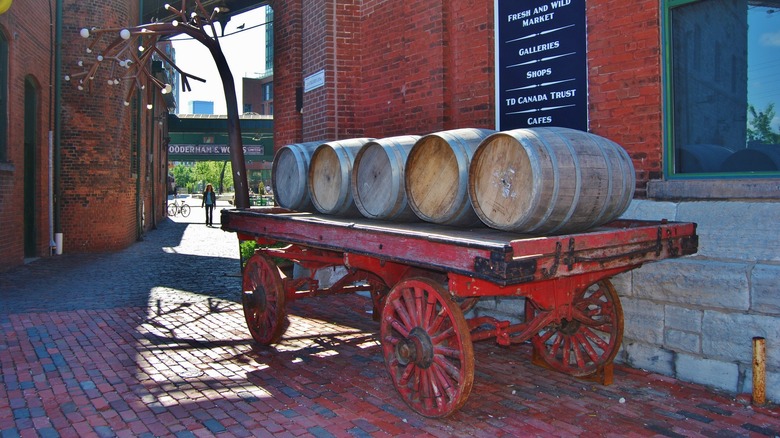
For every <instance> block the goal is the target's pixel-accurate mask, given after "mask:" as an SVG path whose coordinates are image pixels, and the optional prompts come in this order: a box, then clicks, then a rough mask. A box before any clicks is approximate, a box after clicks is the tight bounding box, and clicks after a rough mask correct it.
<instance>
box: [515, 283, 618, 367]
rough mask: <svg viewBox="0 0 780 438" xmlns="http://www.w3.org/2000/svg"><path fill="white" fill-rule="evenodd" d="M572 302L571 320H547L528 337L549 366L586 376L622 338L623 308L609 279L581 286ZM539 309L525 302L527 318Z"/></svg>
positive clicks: (610, 356) (607, 359) (603, 362)
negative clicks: (582, 289)
mask: <svg viewBox="0 0 780 438" xmlns="http://www.w3.org/2000/svg"><path fill="white" fill-rule="evenodd" d="M572 305H573V307H574V308H573V309H572V319H571V320H566V319H564V320H562V321H559V322H555V323H552V324H549V325H548V326H546V327H544V328H543V329H542V330H540V331H539V333H537V334H536V335H535V336H533V337H532V338H531V341H532V343H533V345H534V350H535V351H536V352H537V353H538V354H539V355H540V356H541V358H542V359H543V360H544V361H545V362H546V363H547V364H548V365H550V367H552V368H553V369H555V370H558V371H561V372H563V373H566V374H569V375H572V376H587V375H590V374H593V373H596V372H598V371H599V369H601V368H602V367H603V366H604V365H606V364H608V363H610V362H612V360H613V359H614V358H615V355H616V354H617V352H618V349H619V348H620V343H621V341H622V338H623V309H622V307H621V306H620V300H619V298H618V295H617V293H616V292H615V288H614V287H612V283H610V281H609V280H601V281H599V282H597V283H595V284H593V285H591V286H590V287H589V288H587V289H585V290H584V291H583V292H581V293H580V294H579V295H578V296H576V297H575V298H574V300H573V302H572ZM539 312H541V311H540V310H539V309H538V308H537V307H536V306H534V305H533V304H531V305H527V306H526V313H527V315H526V317H528V318H533V317H534V316H536V314H538V313H539ZM529 320H530V319H529Z"/></svg>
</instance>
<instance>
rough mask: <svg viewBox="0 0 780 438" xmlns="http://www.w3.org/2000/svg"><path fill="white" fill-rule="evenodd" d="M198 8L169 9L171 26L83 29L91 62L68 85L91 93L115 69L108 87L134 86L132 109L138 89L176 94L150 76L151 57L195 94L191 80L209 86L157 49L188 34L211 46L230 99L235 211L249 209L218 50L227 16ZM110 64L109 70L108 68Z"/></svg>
mask: <svg viewBox="0 0 780 438" xmlns="http://www.w3.org/2000/svg"><path fill="white" fill-rule="evenodd" d="M194 3H195V4H194V6H193V7H192V8H191V10H188V8H187V0H182V1H181V7H180V8H178V9H177V8H174V7H173V6H171V5H169V4H166V5H165V8H166V9H167V10H168V11H170V12H171V13H172V14H173V18H171V20H170V21H165V22H157V23H149V24H142V25H139V26H135V27H128V28H111V29H98V28H92V29H86V28H85V29H81V36H82V37H84V38H93V40H92V42H91V43H90V44H89V45H88V46H87V49H86V53H87V54H88V55H89V56H90V57H91V60H88V61H83V60H79V61H78V65H79V67H81V69H82V70H81V71H80V72H78V73H74V74H71V75H69V76H66V77H65V80H69V81H73V82H74V83H75V84H76V85H77V87H78V88H79V90H86V91H90V90H91V88H92V83H93V82H94V79H95V76H96V74H97V72H98V70H100V69H101V68H107V69H110V70H109V74H108V80H107V82H108V85H119V84H120V83H123V82H129V87H128V90H127V94H126V98H125V102H124V103H125V105H130V98H131V96H132V95H133V93H134V92H135V91H136V90H137V89H141V90H143V89H145V88H146V85H147V84H152V85H153V86H155V87H157V88H159V90H160V92H161V93H162V94H167V93H170V92H171V84H167V83H163V82H162V81H160V80H159V79H158V78H156V77H155V76H154V75H153V74H152V72H151V71H150V63H151V60H152V55H153V54H157V56H159V58H160V59H162V60H163V61H164V62H165V63H166V64H168V65H170V66H171V67H172V68H173V69H175V70H176V71H177V72H179V74H180V75H181V88H182V91H191V87H190V83H189V80H190V79H194V80H198V81H201V82H206V81H205V79H202V78H199V77H197V76H195V75H192V74H189V73H186V72H184V71H182V70H181V69H180V68H179V67H177V66H176V64H175V63H174V62H173V61H172V60H171V59H170V58H168V57H167V56H166V55H165V53H163V52H162V51H160V50H159V49H158V48H157V43H158V42H159V41H160V39H161V38H163V37H171V36H174V35H180V34H185V35H187V36H189V37H191V38H193V39H195V40H196V41H198V42H200V43H201V44H203V45H204V46H206V48H208V50H209V52H210V53H211V56H212V58H214V62H215V64H216V66H217V71H218V72H219V76H220V79H221V80H222V88H223V90H224V93H225V103H226V104H227V133H228V146H229V147H230V161H231V164H232V166H233V182H234V184H235V188H236V203H235V205H236V207H238V208H248V207H249V190H248V186H247V177H246V164H245V162H244V150H243V144H242V141H241V125H240V122H239V117H238V99H237V98H236V86H235V83H234V82H233V75H232V73H231V72H230V67H229V66H228V63H227V59H226V58H225V55H224V53H223V52H222V47H221V46H220V44H219V39H218V37H217V30H216V27H215V25H214V23H215V22H218V20H217V18H219V17H220V14H221V13H224V12H226V11H225V10H224V8H220V7H215V8H214V9H213V10H212V11H211V12H210V13H209V12H208V11H207V10H206V8H205V7H204V6H203V4H202V3H201V2H200V0H194ZM209 31H210V32H209ZM112 35H113V36H114V38H113V40H111V39H110V38H111V36H112ZM104 37H106V38H104ZM101 41H104V43H103V44H106V45H105V46H104V47H102V44H101ZM101 47H102V48H101ZM109 64H110V66H108V65H109ZM117 67H119V68H117Z"/></svg>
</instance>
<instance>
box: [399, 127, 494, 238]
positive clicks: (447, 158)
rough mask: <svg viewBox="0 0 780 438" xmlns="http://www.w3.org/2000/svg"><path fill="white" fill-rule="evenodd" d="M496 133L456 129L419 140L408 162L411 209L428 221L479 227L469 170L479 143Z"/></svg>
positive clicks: (406, 173) (407, 175) (406, 177)
mask: <svg viewBox="0 0 780 438" xmlns="http://www.w3.org/2000/svg"><path fill="white" fill-rule="evenodd" d="M494 132H495V131H493V130H489V129H475V128H464V129H453V130H450V131H441V132H435V133H433V134H428V135H426V136H424V137H422V138H420V139H419V140H418V141H417V143H415V144H414V146H413V147H412V150H411V151H409V157H408V158H407V159H406V172H405V181H406V195H407V197H408V199H409V206H410V207H411V208H412V211H414V213H415V214H416V215H417V217H419V218H420V219H422V220H424V221H428V222H433V223H438V224H444V225H454V226H463V227H469V226H474V225H480V221H479V217H477V215H476V213H474V209H473V208H472V207H471V202H470V201H469V196H468V169H469V162H470V160H471V157H472V156H473V155H474V151H475V150H476V149H477V146H479V143H480V142H481V141H482V140H484V139H485V138H486V137H487V136H488V135H490V134H492V133H494Z"/></svg>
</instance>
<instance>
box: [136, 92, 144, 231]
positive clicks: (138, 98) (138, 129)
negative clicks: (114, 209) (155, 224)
mask: <svg viewBox="0 0 780 438" xmlns="http://www.w3.org/2000/svg"><path fill="white" fill-rule="evenodd" d="M135 101H136V105H135V119H136V123H135V224H136V227H135V233H136V234H135V239H136V240H137V241H141V240H143V237H142V234H143V225H142V224H141V214H143V213H142V212H141V145H142V143H143V142H142V141H141V104H143V96H142V95H141V93H140V91H139V92H138V93H137V94H136V97H135Z"/></svg>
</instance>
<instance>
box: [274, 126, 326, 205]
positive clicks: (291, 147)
mask: <svg viewBox="0 0 780 438" xmlns="http://www.w3.org/2000/svg"><path fill="white" fill-rule="evenodd" d="M321 144H322V142H321V141H312V142H307V143H294V144H288V145H285V146H283V147H282V148H281V149H279V150H278V151H276V154H275V155H274V162H273V166H272V168H271V187H272V188H273V191H274V198H275V199H276V203H277V204H278V205H279V206H281V207H284V208H287V209H290V210H297V211H314V204H312V202H311V196H309V187H308V183H307V181H308V179H309V162H311V155H312V154H313V153H314V150H315V149H317V146H319V145H321Z"/></svg>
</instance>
